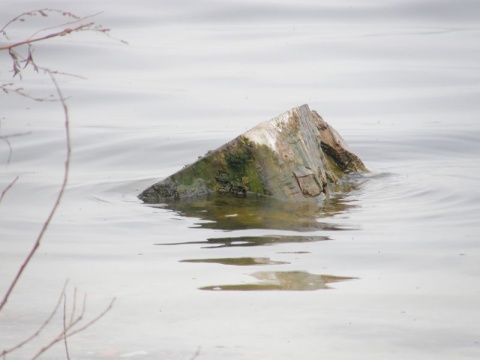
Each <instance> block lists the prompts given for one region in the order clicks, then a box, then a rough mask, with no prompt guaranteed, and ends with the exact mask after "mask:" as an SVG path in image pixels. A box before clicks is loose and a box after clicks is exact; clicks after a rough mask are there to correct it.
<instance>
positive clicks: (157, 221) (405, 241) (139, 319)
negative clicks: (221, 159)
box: [0, 0, 480, 360]
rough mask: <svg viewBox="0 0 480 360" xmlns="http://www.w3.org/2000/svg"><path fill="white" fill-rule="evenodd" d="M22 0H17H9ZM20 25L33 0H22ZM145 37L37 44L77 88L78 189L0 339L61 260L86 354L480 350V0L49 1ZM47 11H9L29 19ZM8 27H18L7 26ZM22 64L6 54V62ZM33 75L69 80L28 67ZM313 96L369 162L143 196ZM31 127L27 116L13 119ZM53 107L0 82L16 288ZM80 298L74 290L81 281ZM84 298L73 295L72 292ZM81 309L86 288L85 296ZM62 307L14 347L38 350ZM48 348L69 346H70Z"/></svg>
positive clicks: (45, 199)
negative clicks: (283, 178)
mask: <svg viewBox="0 0 480 360" xmlns="http://www.w3.org/2000/svg"><path fill="white" fill-rule="evenodd" d="M7 2H8V1H7ZM7 5H8V4H6V5H5V6H3V7H2V8H3V10H2V12H1V14H0V22H1V23H2V24H3V23H5V22H6V21H8V19H10V18H12V17H14V16H15V15H17V14H18V13H20V12H22V11H27V10H32V9H37V8H38V7H39V5H38V2H34V1H23V0H22V1H15V2H12V1H10V4H9V5H8V6H7ZM41 6H42V7H49V8H62V9H65V10H69V11H73V12H76V13H79V14H85V15H86V14H92V13H96V12H100V11H103V13H102V14H101V15H99V16H98V17H97V20H98V21H99V22H100V23H102V24H103V25H105V26H106V27H110V28H112V29H113V35H114V36H115V37H118V38H121V39H124V40H127V41H128V42H129V45H125V44H122V43H120V42H117V41H114V40H110V39H108V38H105V37H102V36H98V35H96V34H90V33H85V34H80V35H78V36H75V37H71V38H62V39H59V40H53V41H50V42H48V43H47V42H45V43H43V44H41V45H40V44H39V45H38V46H37V50H36V51H35V57H36V59H37V62H39V63H41V64H43V65H45V66H49V67H51V68H53V69H58V70H62V71H65V72H70V73H75V74H79V75H82V76H84V77H86V79H78V78H71V77H64V78H59V81H60V83H61V86H62V89H63V91H64V93H65V94H66V95H68V96H69V100H68V106H69V110H70V114H71V126H72V145H73V158H72V170H71V177H70V181H69V186H68V189H67V192H66V194H65V197H64V199H63V201H62V203H61V207H60V208H59V211H58V213H57V215H56V216H55V218H54V221H53V223H52V225H51V227H50V228H49V230H48V232H47V234H46V237H45V239H44V242H43V244H42V246H41V248H40V250H39V252H38V253H37V255H36V257H35V258H34V261H33V262H32V263H31V264H30V266H29V267H28V268H27V271H26V273H25V275H24V277H23V278H22V280H21V282H20V283H19V285H18V288H17V289H16V292H15V293H14V295H13V296H12V298H11V299H10V302H9V303H8V305H7V307H6V308H5V309H4V311H2V313H1V314H0V350H3V349H4V348H8V347H11V346H13V345H15V344H17V343H18V342H19V341H20V340H22V339H23V338H24V337H26V336H28V335H29V334H32V333H34V332H35V331H36V329H37V328H38V327H39V326H40V325H41V324H42V322H43V321H44V319H45V318H46V317H47V316H48V315H49V314H50V312H51V310H52V309H53V307H54V306H55V303H56V301H57V299H58V296H59V295H60V292H61V290H62V286H63V284H64V282H65V280H67V279H68V280H69V285H68V291H67V299H68V300H69V301H72V299H73V297H74V288H75V287H76V288H77V293H78V297H79V298H80V296H83V294H87V299H88V300H87V309H86V314H87V318H89V319H90V318H93V317H94V316H95V315H96V314H97V313H99V312H100V311H102V309H103V308H104V307H105V306H107V304H108V303H109V302H110V300H111V299H112V298H113V297H115V298H116V303H115V306H114V308H113V310H112V311H111V312H110V313H108V315H107V316H106V317H105V318H103V319H102V321H101V322H99V323H97V324H95V326H93V327H92V328H90V329H89V330H88V331H85V332H83V333H81V334H78V335H77V336H75V337H74V338H72V339H71V340H70V343H69V348H70V353H71V354H72V358H75V359H95V360H99V359H123V358H135V359H191V358H192V357H193V356H194V354H195V353H196V352H197V351H198V356H197V358H198V359H232V360H239V359H276V360H278V359H292V358H295V359H312V360H313V359H319V358H328V359H335V360H336V359H360V358H362V359H363V358H365V359H382V360H383V359H406V358H408V359H421V360H424V359H435V360H439V359H445V360H447V359H448V360H450V359H478V358H480V327H479V325H478V324H479V321H480V312H479V306H478V304H479V303H480V239H479V237H480V225H479V221H478V219H479V215H480V191H479V188H480V122H479V121H478V120H479V117H480V101H479V99H480V67H479V65H478V64H480V27H479V26H478V17H479V16H480V7H479V6H478V4H477V3H476V2H471V1H463V0H462V1H457V2H434V1H427V0H422V1H394V0H388V1H375V0H372V1H367V2H364V3H362V5H360V4H358V3H357V2H353V1H346V0H344V1H337V2H330V1H308V0H301V1H295V2H293V1H286V0H284V1H280V2H273V1H264V2H258V1H231V2H228V4H227V3H221V2H215V1H200V2H198V1H190V0H185V1H165V0H162V1H159V2H154V1H148V0H141V1H135V2H130V1H126V0H123V1H115V2H113V1H102V2H98V1H97V2H93V1H84V2H82V3H78V2H75V3H72V2H70V1H66V0H59V1H46V2H44V3H42V5H41ZM35 24H36V23H35V22H34V20H31V21H29V22H26V23H23V24H21V26H16V27H12V29H11V33H10V35H11V37H12V38H14V37H15V36H16V37H17V38H20V37H21V36H22V34H23V35H25V34H26V35H27V36H29V35H30V34H31V33H32V32H33V31H34V30H33V29H38V28H37V27H36V25H35ZM1 41H2V42H4V41H5V39H4V38H2V39H1ZM10 70H11V63H10V60H9V57H8V56H7V55H6V54H0V77H1V81H2V83H4V82H10V81H11V75H12V74H11V72H10ZM21 86H23V87H25V88H26V89H29V91H31V92H32V93H33V94H36V95H37V94H38V95H44V94H47V95H48V94H51V93H53V88H52V85H51V83H50V82H49V80H48V79H47V78H46V77H44V76H42V75H41V74H39V75H27V74H25V77H24V81H23V83H21ZM304 103H308V104H309V105H310V107H311V108H312V109H315V110H317V111H318V112H319V113H320V114H321V115H322V116H323V117H324V118H325V120H326V121H328V122H329V123H330V124H331V125H332V126H334V127H335V128H336V129H337V130H338V131H339V132H340V133H341V134H342V136H343V137H344V138H345V139H346V141H347V142H348V143H349V145H350V147H351V148H352V150H353V151H354V152H356V153H357V154H358V155H359V156H360V157H361V158H362V159H363V160H364V162H365V163H366V165H367V166H368V167H369V168H370V169H371V170H372V171H371V173H370V174H368V175H366V176H364V177H361V178H359V179H357V180H356V182H355V186H354V187H352V189H349V191H346V192H344V193H339V194H336V195H335V196H333V197H332V198H331V199H329V200H328V201H326V202H325V203H322V204H302V205H299V204H296V205H291V204H290V205H288V204H282V203H279V202H275V201H260V200H247V199H243V200H242V201H240V202H239V201H232V199H228V198H212V199H203V200H198V201H192V202H188V203H183V204H170V205H168V206H167V205H162V206H147V205H144V204H142V203H141V202H140V201H138V200H137V198H136V195H137V194H138V193H139V192H140V191H141V190H143V189H144V188H145V187H147V186H148V185H150V184H151V183H153V182H154V181H156V180H158V179H161V178H163V177H165V176H168V175H170V174H171V173H172V172H174V171H177V170H178V169H180V168H181V167H183V166H184V165H185V164H188V163H190V162H193V161H194V160H195V159H196V158H197V157H198V156H199V155H203V154H205V153H206V152H207V151H208V150H211V149H214V148H216V147H218V146H220V145H221V144H223V143H224V142H226V141H228V140H230V139H232V138H234V137H236V136H237V135H239V134H240V133H242V132H244V131H246V130H248V129H249V128H251V127H253V126H255V125H256V124H257V123H259V122H261V121H265V120H268V119H270V118H272V117H274V116H276V115H278V114H280V113H282V112H284V111H286V110H289V109H290V108H292V107H294V106H299V105H302V104H304ZM13 135H16V136H13ZM64 135H65V134H64V129H63V119H62V111H61V108H60V107H59V106H58V104H54V103H45V102H44V103H34V102H32V101H29V100H27V99H24V98H21V97H18V96H15V95H6V94H2V95H0V136H2V137H6V136H9V137H8V138H7V141H5V140H0V167H1V169H2V170H1V172H0V188H1V189H3V188H5V186H7V184H8V183H9V182H10V181H11V180H12V179H13V178H14V177H15V176H17V175H19V180H18V182H17V183H16V184H15V186H14V187H13V188H12V190H11V191H10V192H9V193H8V194H7V195H6V196H5V198H4V199H3V201H2V203H1V204H0V264H1V266H0V292H2V293H3V292H4V291H5V289H6V288H7V286H8V284H9V280H10V279H11V278H12V277H13V275H14V273H15V271H16V269H17V268H18V266H19V265H20V264H21V262H22V261H23V259H24V257H25V255H26V253H27V252H28V251H29V250H30V248H31V246H32V243H33V241H34V239H35V237H36V234H37V233H38V231H39V229H40V227H41V225H42V223H43V221H44V220H45V217H46V216H47V213H48V211H49V209H50V208H51V206H52V204H53V201H54V198H55V196H56V194H57V192H58V189H59V185H60V183H61V179H62V171H63V164H64V159H65V146H64ZM79 301H80V300H78V302H79ZM70 304H71V303H70ZM70 307H71V305H70ZM61 329H62V319H61V316H60V315H59V316H57V317H56V318H55V319H54V320H53V322H52V324H50V325H49V327H48V328H47V330H46V331H45V332H44V333H43V335H42V336H40V337H39V338H38V339H36V340H35V341H34V342H32V343H30V344H29V345H28V346H25V347H24V348H22V349H21V350H19V351H18V352H16V353H14V354H12V355H11V356H9V357H8V359H25V358H30V357H31V356H32V355H33V354H34V353H35V352H36V349H38V348H39V347H41V346H42V345H43V344H45V343H46V342H48V341H49V339H51V337H52V336H55V335H56V334H57V333H58V332H59V331H61ZM45 358H48V359H64V358H65V354H64V349H63V347H62V346H60V345H59V346H58V347H55V348H53V349H52V350H51V351H50V352H49V353H48V354H47V355H45Z"/></svg>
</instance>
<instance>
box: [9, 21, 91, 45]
mask: <svg viewBox="0 0 480 360" xmlns="http://www.w3.org/2000/svg"><path fill="white" fill-rule="evenodd" d="M94 24H95V23H94V22H90V23H87V24H82V25H79V26H77V27H76V28H73V29H63V30H62V31H58V32H55V33H51V34H48V35H45V36H41V37H37V38H33V39H27V40H22V41H19V42H16V43H13V44H9V45H3V46H0V51H1V50H9V49H13V48H15V47H18V46H22V45H26V44H31V43H34V42H38V41H43V40H47V39H51V38H54V37H59V36H65V35H68V34H70V33H72V32H76V31H81V30H84V29H85V28H88V27H90V26H92V25H94Z"/></svg>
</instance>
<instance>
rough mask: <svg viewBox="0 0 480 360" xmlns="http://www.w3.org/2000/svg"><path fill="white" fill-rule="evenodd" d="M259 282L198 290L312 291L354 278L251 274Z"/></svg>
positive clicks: (303, 272)
mask: <svg viewBox="0 0 480 360" xmlns="http://www.w3.org/2000/svg"><path fill="white" fill-rule="evenodd" d="M251 275H252V276H253V277H255V278H257V279H258V280H260V281H261V282H259V283H253V284H238V285H214V286H205V287H201V288H200V290H213V291H268V290H270V291H271V290H276V291H313V290H320V289H331V288H330V287H329V286H328V285H327V284H329V283H334V282H339V281H346V280H353V279H356V278H354V277H344V276H333V275H316V274H310V273H308V272H306V271H260V272H256V273H253V274H251Z"/></svg>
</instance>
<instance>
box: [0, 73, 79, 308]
mask: <svg viewBox="0 0 480 360" xmlns="http://www.w3.org/2000/svg"><path fill="white" fill-rule="evenodd" d="M48 74H49V75H50V78H51V79H52V82H53V84H54V85H55V89H56V90H57V94H58V96H59V100H60V102H61V104H62V107H63V112H64V116H65V135H66V151H67V155H66V160H65V170H64V173H63V181H62V185H61V187H60V191H59V193H58V195H57V199H56V200H55V203H54V205H53V207H52V209H51V210H50V214H49V215H48V217H47V219H46V220H45V222H44V223H43V226H42V229H41V230H40V233H39V234H38V236H37V239H36V240H35V243H34V244H33V247H32V249H31V250H30V252H29V254H28V255H27V257H26V259H25V260H24V261H23V263H22V265H21V266H20V268H19V269H18V272H17V274H16V275H15V277H14V279H13V281H12V283H11V284H10V286H9V288H8V290H7V292H6V293H5V295H4V297H3V299H2V302H1V303H0V311H2V309H3V307H4V306H5V304H6V303H7V301H8V298H9V297H10V295H11V293H12V291H13V289H14V288H15V286H16V285H17V282H18V280H20V277H21V276H22V274H23V272H24V271H25V268H26V267H27V265H28V264H29V263H30V261H31V259H32V257H33V255H35V253H36V252H37V249H38V247H39V246H40V242H41V241H42V238H43V236H44V234H45V232H46V231H47V228H48V226H49V225H50V222H51V221H52V218H53V216H54V215H55V212H56V211H57V208H58V206H59V205H60V200H61V199H62V197H63V193H64V192H65V188H66V187H67V181H68V175H69V171H70V158H71V142H70V119H69V114H68V108H67V104H66V102H65V98H64V97H63V94H62V91H61V90H60V87H59V86H58V83H57V80H56V79H55V77H54V75H53V74H52V73H51V72H49V73H48Z"/></svg>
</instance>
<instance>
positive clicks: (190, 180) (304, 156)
mask: <svg viewBox="0 0 480 360" xmlns="http://www.w3.org/2000/svg"><path fill="white" fill-rule="evenodd" d="M365 171H367V169H366V168H365V166H364V164H363V163H362V161H361V160H360V159H359V158H358V157H357V156H356V155H355V154H353V153H352V152H351V151H350V150H348V148H347V146H346V144H345V142H344V141H343V139H342V138H341V136H340V135H339V134H338V132H337V131H336V130H335V129H333V128H332V127H331V126H329V125H328V124H327V123H326V122H325V121H324V120H323V119H322V118H321V117H320V116H319V115H318V114H317V113H316V112H315V111H310V109H309V107H308V105H303V106H300V107H297V108H294V109H292V110H290V111H287V112H285V113H283V114H281V115H279V116H277V117H275V118H273V119H271V120H269V121H266V122H263V123H261V124H259V125H257V126H256V127H254V128H252V129H250V130H248V131H247V132H245V133H244V134H242V135H240V136H238V137H237V138H235V139H233V140H232V141H230V142H228V143H226V144H225V145H223V146H221V147H220V148H218V149H216V150H214V151H209V152H208V153H207V154H206V155H205V156H204V157H202V158H200V159H199V160H197V161H196V162H195V163H193V164H191V165H189V166H186V167H185V168H183V169H182V170H180V171H178V172H177V173H175V174H173V175H171V176H169V177H167V178H166V179H164V180H162V181H160V182H157V183H155V184H153V185H152V186H150V187H149V188H147V189H146V190H144V191H143V192H142V193H141V194H140V195H139V198H140V199H141V200H143V201H144V202H146V203H164V202H168V201H169V200H178V199H183V198H189V197H192V196H200V195H206V194H210V193H221V194H226V193H228V194H235V195H239V196H249V195H253V194H256V195H257V196H258V195H266V196H272V197H275V198H278V199H282V200H289V201H298V200H302V199H305V198H316V197H321V196H324V194H327V192H328V188H329V185H333V184H336V183H338V182H339V181H340V180H341V178H342V177H343V176H344V175H346V174H347V173H349V172H365Z"/></svg>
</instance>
